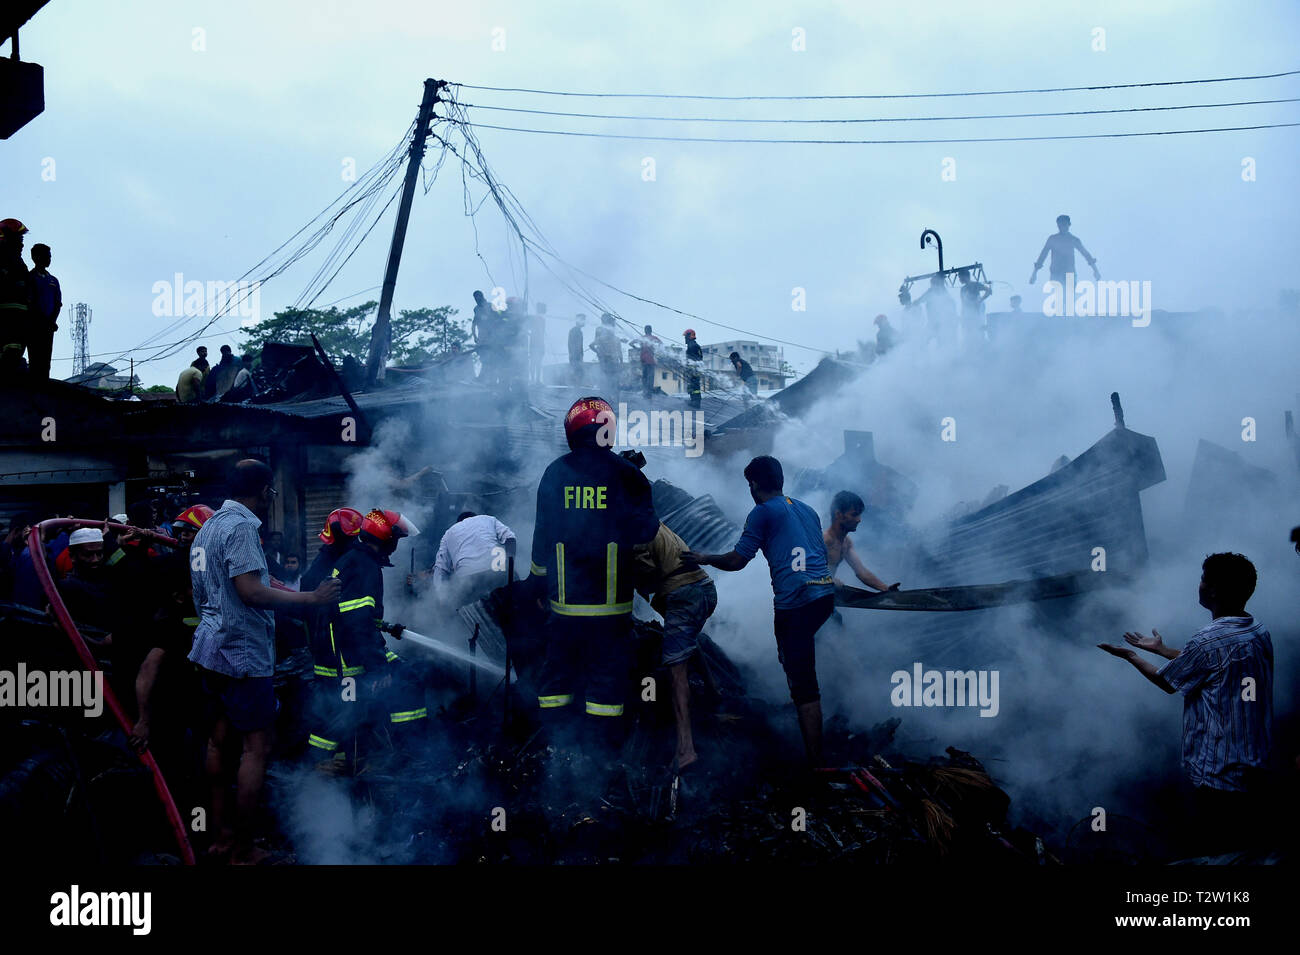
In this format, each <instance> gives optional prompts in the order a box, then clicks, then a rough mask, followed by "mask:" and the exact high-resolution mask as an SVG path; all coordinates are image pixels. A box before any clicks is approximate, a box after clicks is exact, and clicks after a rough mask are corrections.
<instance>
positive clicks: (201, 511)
mask: <svg viewBox="0 0 1300 955" xmlns="http://www.w3.org/2000/svg"><path fill="white" fill-rule="evenodd" d="M212 513H213V512H212V508H210V507H208V505H206V504H192V505H190V506H189V507H187V508H185V510H183V511H181V512H180V513H179V514H177V515H176V520H174V521H172V527H177V526H181V525H184V526H188V527H193V528H195V529H196V530H197V529H198V528H200V527H202V526H203V525H204V523H205V522H206V521H207V519H208V518H209V517H211V516H212Z"/></svg>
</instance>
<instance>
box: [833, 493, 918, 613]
mask: <svg viewBox="0 0 1300 955" xmlns="http://www.w3.org/2000/svg"><path fill="white" fill-rule="evenodd" d="M865 507H866V505H865V504H863V503H862V498H860V497H858V496H857V495H856V494H854V493H853V492H852V491H839V492H838V493H836V495H835V499H834V500H833V501H832V502H831V522H830V525H829V526H828V527H827V528H826V530H825V531H824V532H822V540H824V541H825V542H826V561H827V563H828V564H830V569H831V576H832V577H834V576H835V571H836V570H837V569H838V568H839V566H840V561H842V560H844V561H848V564H849V567H850V568H851V569H852V570H853V573H854V574H856V575H857V578H858V580H860V581H862V582H863V583H864V584H866V585H867V586H868V587H870V588H872V589H873V590H897V589H898V588H899V586H900V585H899V584H892V585H891V584H887V583H885V582H884V581H883V580H881V579H880V578H879V577H877V576H876V575H875V574H873V573H872V572H871V571H870V570H868V569H867V565H866V564H864V563H862V558H861V557H859V556H858V552H857V551H856V550H855V549H854V547H853V541H851V540H850V539H849V535H850V534H852V533H853V532H854V531H855V530H857V529H858V524H860V523H861V522H862V511H863V509H864V508H865ZM835 586H837V587H839V586H842V584H841V583H840V582H839V581H838V580H837V581H835Z"/></svg>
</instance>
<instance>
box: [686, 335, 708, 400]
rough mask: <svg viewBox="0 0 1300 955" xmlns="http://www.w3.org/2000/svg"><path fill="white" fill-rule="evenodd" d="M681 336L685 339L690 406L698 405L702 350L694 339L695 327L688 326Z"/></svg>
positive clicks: (702, 358)
mask: <svg viewBox="0 0 1300 955" xmlns="http://www.w3.org/2000/svg"><path fill="white" fill-rule="evenodd" d="M682 337H683V338H685V339H686V361H687V368H688V371H687V372H686V390H687V392H689V393H690V396H691V407H692V408H698V407H699V406H700V384H701V382H700V365H699V363H700V362H703V361H704V350H703V349H702V348H700V343H699V342H697V341H696V340H695V329H693V328H688V329H686V331H684V332H682Z"/></svg>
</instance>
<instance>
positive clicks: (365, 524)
mask: <svg viewBox="0 0 1300 955" xmlns="http://www.w3.org/2000/svg"><path fill="white" fill-rule="evenodd" d="M361 533H362V534H369V535H370V536H371V537H373V538H375V539H376V540H378V541H381V542H383V543H388V542H389V541H392V542H393V543H396V542H397V541H399V540H401V539H402V538H403V537H415V536H416V535H417V534H419V533H420V529H419V528H418V527H416V526H415V524H414V523H413V522H412V521H410V520H408V519H407V518H405V517H403V516H402V515H401V514H399V513H397V511H381V510H379V509H377V508H376V509H375V510H373V511H370V512H369V513H368V514H366V516H365V517H364V518H362V520H361Z"/></svg>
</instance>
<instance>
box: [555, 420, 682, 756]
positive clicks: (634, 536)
mask: <svg viewBox="0 0 1300 955" xmlns="http://www.w3.org/2000/svg"><path fill="white" fill-rule="evenodd" d="M614 428H615V422H614V412H613V409H611V408H610V406H609V403H608V402H607V401H605V400H604V399H603V398H594V397H592V398H580V399H578V400H577V401H576V402H574V404H573V406H572V407H571V408H570V409H569V412H568V414H567V415H566V416H565V419H564V433H565V437H566V438H567V439H568V443H569V448H570V449H571V450H570V452H569V453H568V454H566V455H564V456H563V457H560V458H557V459H556V460H554V461H552V462H551V464H550V466H549V467H548V468H547V469H546V473H545V474H543V475H542V480H541V483H540V484H539V485H538V488H537V523H536V526H535V527H534V529H533V552H532V576H533V580H534V581H535V583H534V586H535V587H536V588H537V589H538V590H539V591H540V590H541V584H542V583H545V587H546V591H547V596H548V598H549V605H550V615H549V617H548V624H547V642H546V657H545V660H544V662H543V664H542V669H541V673H540V678H539V688H538V697H537V702H538V705H539V706H540V707H541V709H542V711H543V714H548V715H552V716H554V715H558V714H559V713H561V712H567V708H568V707H569V705H570V704H571V703H573V702H574V701H575V700H577V699H579V698H580V697H579V693H580V691H581V699H582V701H583V703H584V704H585V708H586V713H587V715H588V716H594V717H619V716H622V715H623V700H624V695H625V693H626V689H627V681H628V675H629V672H630V668H631V649H632V584H633V579H632V567H633V560H632V548H633V547H635V546H636V545H638V544H644V543H646V542H647V541H649V540H651V539H652V538H653V537H654V536H655V534H656V533H657V532H658V530H659V519H658V518H657V517H656V516H655V510H654V504H653V502H652V500H651V495H650V482H649V481H647V480H646V478H645V475H643V474H642V473H641V471H640V470H639V469H638V468H637V467H636V466H635V465H633V464H631V463H629V462H628V461H626V460H624V459H623V458H621V457H619V456H618V455H617V454H615V453H614V451H613V449H612V448H611V445H612V444H613V435H614V433H615V431H614ZM621 723H622V721H621V720H606V721H604V729H605V730H606V732H607V733H608V735H607V737H606V742H613V741H614V740H615V739H616V738H617V734H618V730H619V728H620V727H621Z"/></svg>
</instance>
